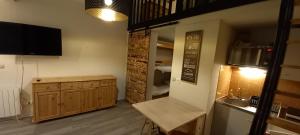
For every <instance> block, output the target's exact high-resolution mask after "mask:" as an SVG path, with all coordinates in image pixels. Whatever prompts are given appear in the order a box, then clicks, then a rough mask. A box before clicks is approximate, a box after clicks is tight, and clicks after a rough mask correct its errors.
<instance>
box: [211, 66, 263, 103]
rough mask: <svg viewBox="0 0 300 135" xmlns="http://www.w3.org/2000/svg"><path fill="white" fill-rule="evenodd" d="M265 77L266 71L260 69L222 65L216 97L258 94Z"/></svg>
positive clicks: (248, 96) (247, 96) (240, 96)
mask: <svg viewBox="0 0 300 135" xmlns="http://www.w3.org/2000/svg"><path fill="white" fill-rule="evenodd" d="M265 78H266V71H265V70H262V69H256V68H239V67H232V66H222V67H221V69H220V75H219V81H218V87H217V98H220V97H224V96H229V97H239V98H250V97H251V96H260V94H261V91H262V88H263V85H264V81H265Z"/></svg>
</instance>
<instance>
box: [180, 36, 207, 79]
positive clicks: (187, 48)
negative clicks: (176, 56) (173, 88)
mask: <svg viewBox="0 0 300 135" xmlns="http://www.w3.org/2000/svg"><path fill="white" fill-rule="evenodd" d="M202 36H203V31H192V32H187V33H186V36H185V45H184V55H183V64H182V72H181V80H183V81H187V82H191V83H195V84H196V83H197V77H198V68H199V60H200V52H201V46H202Z"/></svg>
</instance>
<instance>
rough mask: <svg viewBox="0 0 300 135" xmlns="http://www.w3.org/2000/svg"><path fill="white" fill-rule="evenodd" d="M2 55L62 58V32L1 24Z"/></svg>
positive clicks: (0, 43)
mask: <svg viewBox="0 0 300 135" xmlns="http://www.w3.org/2000/svg"><path fill="white" fill-rule="evenodd" d="M0 54H11V55H46V56H61V55H62V40H61V30H60V29H56V28H48V27H41V26H34V25H27V24H18V23H8V22H0Z"/></svg>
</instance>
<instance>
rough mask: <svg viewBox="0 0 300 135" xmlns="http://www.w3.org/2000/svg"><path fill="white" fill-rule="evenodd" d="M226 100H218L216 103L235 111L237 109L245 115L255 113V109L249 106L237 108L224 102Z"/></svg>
mask: <svg viewBox="0 0 300 135" xmlns="http://www.w3.org/2000/svg"><path fill="white" fill-rule="evenodd" d="M226 98H227V97H223V98H219V99H217V100H216V103H219V104H223V105H226V106H229V107H232V108H235V109H239V110H241V111H244V112H247V113H251V114H255V113H256V108H255V107H251V106H247V107H241V106H238V105H234V104H230V103H227V102H225V99H226Z"/></svg>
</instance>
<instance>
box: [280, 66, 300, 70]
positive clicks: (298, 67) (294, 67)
mask: <svg viewBox="0 0 300 135" xmlns="http://www.w3.org/2000/svg"><path fill="white" fill-rule="evenodd" d="M281 67H282V68H293V69H300V66H297V65H281Z"/></svg>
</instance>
